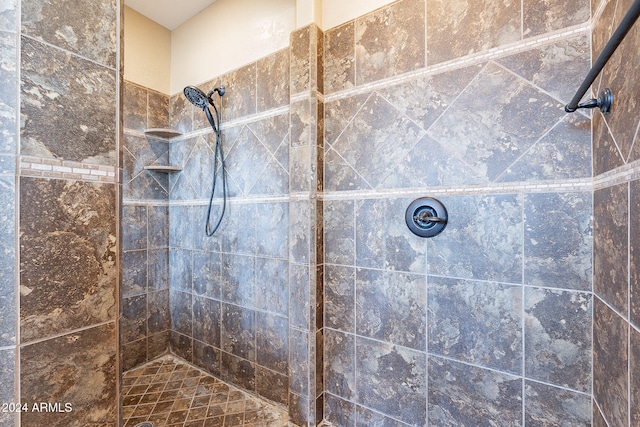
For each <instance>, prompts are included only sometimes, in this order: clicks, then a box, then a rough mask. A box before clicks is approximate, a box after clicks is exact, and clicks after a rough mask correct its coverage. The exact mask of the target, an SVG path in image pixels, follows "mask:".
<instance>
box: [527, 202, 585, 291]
mask: <svg viewBox="0 0 640 427" xmlns="http://www.w3.org/2000/svg"><path fill="white" fill-rule="evenodd" d="M592 202H593V200H592V196H591V194H590V193H564V194H551V193H541V194H529V195H526V196H525V211H524V215H525V225H524V281H525V283H526V284H528V285H535V286H544V287H553V288H565V289H576V290H583V291H590V290H591V289H592V281H593V278H592V277H593V268H592V252H593V218H592V206H593V205H592Z"/></svg>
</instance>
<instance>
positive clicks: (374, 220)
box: [355, 199, 426, 273]
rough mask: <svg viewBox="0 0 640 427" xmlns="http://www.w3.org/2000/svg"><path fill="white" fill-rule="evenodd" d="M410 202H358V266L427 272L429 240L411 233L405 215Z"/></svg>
mask: <svg viewBox="0 0 640 427" xmlns="http://www.w3.org/2000/svg"><path fill="white" fill-rule="evenodd" d="M410 203H411V200H409V199H390V200H387V199H366V200H362V201H357V202H356V207H355V208H356V212H355V216H356V218H355V219H356V225H355V229H356V231H355V238H356V242H355V246H356V265H357V266H358V267H369V268H380V269H385V270H397V271H405V272H410V273H423V272H424V271H425V263H426V257H425V251H426V242H425V239H423V238H420V237H418V236H416V235H414V234H413V233H411V231H409V229H408V227H407V225H406V222H405V218H404V216H405V215H404V214H405V211H406V208H407V206H409V204H410Z"/></svg>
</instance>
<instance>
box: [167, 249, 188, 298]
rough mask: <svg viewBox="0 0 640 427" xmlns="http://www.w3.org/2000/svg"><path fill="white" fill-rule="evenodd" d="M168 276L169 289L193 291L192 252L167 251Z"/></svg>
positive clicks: (180, 250)
mask: <svg viewBox="0 0 640 427" xmlns="http://www.w3.org/2000/svg"><path fill="white" fill-rule="evenodd" d="M169 276H170V286H171V289H178V290H181V291H185V292H192V291H193V251H190V250H186V249H170V250H169Z"/></svg>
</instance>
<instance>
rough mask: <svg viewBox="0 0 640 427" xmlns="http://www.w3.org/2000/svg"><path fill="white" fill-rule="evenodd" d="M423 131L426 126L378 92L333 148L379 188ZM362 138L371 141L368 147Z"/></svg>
mask: <svg viewBox="0 0 640 427" xmlns="http://www.w3.org/2000/svg"><path fill="white" fill-rule="evenodd" d="M423 135H424V131H423V130H422V129H420V128H419V127H418V126H416V125H415V124H414V123H413V122H412V121H411V120H409V119H408V118H407V117H406V116H404V115H403V114H402V113H401V112H399V111H398V110H397V109H395V108H394V107H393V106H392V105H391V104H389V102H387V101H386V100H385V99H384V98H382V97H381V96H379V95H377V94H376V93H374V94H373V95H371V97H369V99H368V100H367V102H366V103H365V105H364V106H363V108H362V109H361V110H360V111H359V112H358V113H357V114H356V116H355V117H354V118H353V120H352V121H351V122H350V123H349V124H348V125H347V127H346V128H345V129H344V131H343V132H342V134H341V135H340V137H339V138H338V139H337V141H336V142H335V143H334V144H333V145H332V148H333V149H334V150H336V152H337V153H338V154H339V155H340V156H341V157H342V159H344V161H345V162H346V163H347V164H348V165H349V166H351V167H352V168H353V169H354V170H355V172H356V173H357V174H358V175H359V176H361V177H362V179H364V180H365V181H366V182H367V183H369V184H370V185H371V186H372V187H373V188H375V187H378V186H380V184H381V183H382V182H384V180H385V178H387V177H388V176H389V175H390V174H391V173H393V169H394V168H395V167H396V166H397V165H398V163H400V162H401V161H403V160H404V159H405V156H406V155H407V154H408V153H409V152H410V151H411V150H412V149H413V147H414V146H415V145H416V143H417V142H418V141H419V140H420V138H422V136H423ZM362 141H367V143H366V144H367V149H366V150H363V149H362ZM328 171H331V168H330V167H329V168H328ZM330 185H331V184H330ZM354 189H355V188H354Z"/></svg>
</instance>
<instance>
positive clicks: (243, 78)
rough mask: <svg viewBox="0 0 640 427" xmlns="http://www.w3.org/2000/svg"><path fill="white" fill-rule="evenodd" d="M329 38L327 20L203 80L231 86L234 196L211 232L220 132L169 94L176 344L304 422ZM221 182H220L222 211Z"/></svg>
mask: <svg viewBox="0 0 640 427" xmlns="http://www.w3.org/2000/svg"><path fill="white" fill-rule="evenodd" d="M319 34H320V36H319ZM321 39H322V37H321V33H320V32H319V30H318V29H317V28H315V27H308V28H305V29H302V30H300V31H299V32H296V33H294V34H293V35H292V48H291V49H286V50H282V51H279V52H276V53H274V54H272V55H269V56H267V57H265V58H262V59H260V60H258V61H256V62H254V63H251V64H247V65H246V66H244V67H241V68H239V69H237V70H234V71H231V72H229V73H227V74H225V75H222V76H218V77H215V78H213V79H212V80H211V81H209V82H205V83H201V84H199V85H198V87H200V88H201V89H202V90H203V91H205V92H209V91H210V90H212V89H214V88H215V87H218V86H225V87H226V93H225V95H224V96H223V97H222V98H221V99H220V98H218V96H217V95H214V99H215V101H216V102H217V103H218V105H220V106H221V108H220V113H221V126H220V127H221V142H222V145H223V149H224V153H225V168H226V170H227V173H228V181H227V185H228V187H227V191H228V196H229V199H228V200H227V205H226V207H225V214H224V219H223V220H222V223H221V225H220V229H219V230H218V232H217V233H216V234H215V235H214V236H213V237H211V238H208V237H206V236H205V223H206V217H207V207H208V199H209V196H210V192H211V188H212V170H213V168H214V150H215V135H214V134H213V132H212V131H211V129H210V126H209V123H208V121H207V120H206V117H205V115H204V113H203V112H202V111H200V110H198V109H196V108H194V107H193V106H191V104H189V103H188V102H187V101H186V99H185V98H184V96H183V95H182V93H178V94H175V95H173V96H172V97H171V99H170V123H171V126H172V127H173V128H175V129H179V130H180V131H182V132H184V134H185V136H184V137H182V138H180V139H178V140H177V141H176V142H172V143H171V150H170V158H171V161H172V162H175V164H178V165H180V166H182V167H183V171H182V172H181V173H179V174H175V175H173V176H171V177H170V182H169V200H170V212H169V217H170V232H169V235H170V265H171V274H170V277H171V279H170V283H171V295H170V301H171V303H170V307H171V350H172V351H173V352H174V353H176V354H177V355H179V356H181V357H183V358H184V359H186V360H188V361H190V362H192V363H194V364H196V365H198V366H201V367H203V368H205V369H207V370H209V371H210V372H212V373H213V374H214V375H216V376H219V377H221V378H222V379H224V380H226V381H229V382H231V383H234V384H236V385H238V386H240V387H243V388H245V389H247V390H250V391H254V392H256V393H258V394H260V395H262V396H264V397H266V398H268V399H270V400H272V401H275V402H278V403H281V404H285V405H288V407H289V411H290V415H291V417H292V420H294V421H295V422H296V423H298V424H300V425H302V424H305V425H306V424H307V422H310V423H312V424H314V425H315V423H314V421H313V417H314V416H315V415H314V414H315V411H316V402H315V395H316V394H314V393H315V392H316V383H315V381H316V380H315V363H316V362H315V357H316V351H315V349H316V348H317V345H316V332H315V318H316V316H315V310H316V307H315V303H311V302H310V301H314V300H315V292H316V290H315V288H316V283H317V281H316V280H318V279H317V277H318V273H317V271H316V252H317V249H316V248H317V244H316V240H315V238H316V232H315V231H314V230H315V228H316V221H317V220H316V217H317V215H318V209H317V207H316V203H317V198H316V197H315V194H316V192H317V186H318V184H317V183H316V181H317V180H318V178H317V176H318V175H316V174H315V171H317V170H318V167H317V160H316V158H315V156H316V155H317V154H316V153H317V150H316V149H315V146H316V144H315V142H314V141H315V140H314V138H316V135H321V133H319V134H318V131H317V127H318V126H319V125H318V117H319V115H320V114H321V111H322V110H321V108H320V107H318V101H317V97H316V96H315V93H316V88H317V81H318V71H317V68H318V59H317V55H318V53H317V52H318V47H317V45H318V41H319V40H321ZM290 70H291V71H290ZM320 74H321V73H320ZM289 75H291V76H294V77H295V79H291V84H290V80H289ZM194 83H196V82H194ZM290 99H294V100H295V102H290ZM319 111H320V112H319ZM320 170H321V169H320ZM221 190H222V188H221V182H220V179H218V183H217V187H216V194H215V198H214V204H213V213H212V215H213V217H214V218H215V217H216V216H217V215H218V214H219V213H220V212H221V209H222V198H221V195H222V192H221ZM311 194H314V197H311ZM319 212H321V209H320V210H319ZM212 221H213V219H212ZM320 252H321V251H320ZM320 277H321V276H320ZM320 280H321V278H320ZM320 283H321V282H320ZM311 295H313V299H311V298H312V297H311ZM312 312H313V314H312ZM320 317H321V316H320ZM312 319H313V320H312ZM319 352H320V354H321V347H320V350H319ZM319 389H320V392H319V393H318V394H320V393H321V389H322V387H321V386H319ZM321 406H322V405H320V407H321ZM319 419H321V416H320V418H319Z"/></svg>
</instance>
